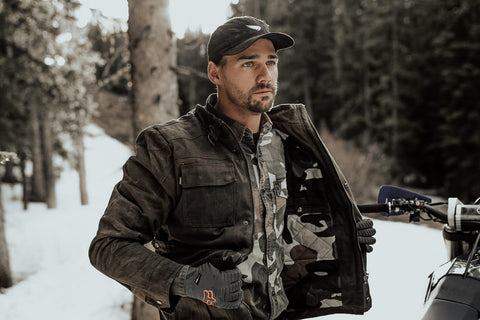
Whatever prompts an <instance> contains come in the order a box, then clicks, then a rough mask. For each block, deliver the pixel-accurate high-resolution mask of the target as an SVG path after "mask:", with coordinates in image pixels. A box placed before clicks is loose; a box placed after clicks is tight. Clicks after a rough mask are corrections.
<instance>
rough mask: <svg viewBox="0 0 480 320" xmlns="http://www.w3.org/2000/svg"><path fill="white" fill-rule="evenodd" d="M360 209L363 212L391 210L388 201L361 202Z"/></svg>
mask: <svg viewBox="0 0 480 320" xmlns="http://www.w3.org/2000/svg"><path fill="white" fill-rule="evenodd" d="M357 207H358V210H360V212H361V213H379V212H387V213H388V212H389V211H390V207H389V205H388V204H386V203H376V204H359V205H358V206H357Z"/></svg>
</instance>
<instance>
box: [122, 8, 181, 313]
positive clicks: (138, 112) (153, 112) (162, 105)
mask: <svg viewBox="0 0 480 320" xmlns="http://www.w3.org/2000/svg"><path fill="white" fill-rule="evenodd" d="M167 9H168V0H142V1H133V0H129V1H128V11H129V19H128V35H129V41H130V42H129V49H130V61H131V63H132V68H131V72H132V110H133V128H134V135H135V136H136V135H137V134H138V132H139V131H140V130H142V129H143V128H145V127H147V126H149V125H152V124H155V123H162V122H165V121H167V120H170V119H173V118H176V117H178V113H179V108H178V84H177V75H176V73H175V72H174V70H175V67H176V54H177V52H176V45H175V39H174V37H173V33H172V30H171V28H170V18H169V15H168V10H167ZM132 319H133V320H155V319H159V314H158V310H157V309H156V308H154V307H152V306H150V305H148V304H146V303H145V302H143V301H141V300H140V299H138V298H137V297H135V298H134V304H133V308H132Z"/></svg>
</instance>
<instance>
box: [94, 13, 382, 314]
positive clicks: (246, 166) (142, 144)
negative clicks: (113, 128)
mask: <svg viewBox="0 0 480 320" xmlns="http://www.w3.org/2000/svg"><path fill="white" fill-rule="evenodd" d="M293 44H294V41H293V39H292V38H291V37H290V36H288V35H286V34H284V33H275V32H269V28H268V25H267V24H266V23H265V22H263V21H261V20H258V19H256V18H253V17H239V18H232V19H230V20H228V21H227V22H226V23H225V24H223V25H221V26H220V27H218V28H217V30H216V31H215V32H214V33H213V34H212V35H211V38H210V41H209V44H208V58H209V63H208V76H209V78H210V80H211V81H212V82H213V83H214V84H215V85H216V86H217V93H216V94H212V95H211V96H210V97H209V98H208V100H207V103H206V106H197V107H196V108H195V109H194V110H193V111H191V112H190V113H188V114H187V115H185V116H183V117H181V118H179V119H177V120H173V121H170V122H168V123H166V124H163V125H156V126H152V127H150V128H147V129H146V130H144V131H143V132H142V133H141V134H140V135H139V137H138V139H137V142H136V155H135V156H133V157H131V158H130V159H129V160H128V161H127V162H126V164H125V166H124V177H123V179H122V181H120V182H119V183H118V184H117V186H116V187H115V189H114V191H113V194H112V197H111V199H110V202H109V205H108V207H107V209H106V211H105V214H104V216H103V217H102V219H101V220H100V225H99V230H98V234H97V236H96V237H95V239H94V240H93V241H92V244H91V247H90V259H91V262H92V264H93V265H94V266H95V267H96V268H98V269H99V270H100V271H102V272H104V273H105V274H107V275H108V276H110V277H112V278H113V279H115V280H117V281H119V282H121V283H122V284H124V285H126V286H127V287H128V288H129V289H131V290H132V291H133V292H134V293H135V294H136V295H137V296H139V297H141V298H143V299H145V301H146V302H148V303H150V304H152V305H154V306H156V307H158V308H159V311H160V317H161V319H200V320H201V319H300V318H304V317H312V316H316V315H323V314H329V313H338V312H345V313H357V314H361V313H363V312H365V311H366V310H368V309H369V308H370V306H371V302H370V296H369V290H368V283H367V273H366V270H365V255H364V252H365V250H362V248H363V249H365V248H366V246H365V244H367V243H368V244H371V243H373V242H374V239H373V237H371V235H372V234H373V233H374V232H373V230H374V229H373V228H372V225H371V223H370V222H369V220H362V217H361V215H360V213H359V211H358V209H357V207H356V205H355V202H354V200H353V196H352V194H351V192H350V191H349V189H348V184H347V183H346V181H345V179H344V177H343V175H342V174H341V173H340V170H339V169H338V168H337V166H336V164H335V162H334V161H333V159H332V158H331V156H330V155H329V153H328V151H327V150H326V148H325V146H324V145H323V143H322V142H321V140H320V137H319V136H318V134H317V132H316V130H315V128H314V127H313V126H312V124H311V121H310V120H309V118H308V115H307V113H306V111H305V107H304V106H303V105H281V106H277V107H275V108H272V106H273V101H274V97H275V95H276V92H277V78H278V68H277V64H278V56H277V52H278V51H279V50H281V49H286V48H288V47H291V46H293ZM365 221H367V223H365ZM357 232H358V234H357ZM359 235H366V237H363V236H362V237H360V236H359ZM147 247H153V248H154V251H155V252H152V251H151V250H149V249H148V248H147Z"/></svg>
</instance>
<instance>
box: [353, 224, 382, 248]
mask: <svg viewBox="0 0 480 320" xmlns="http://www.w3.org/2000/svg"><path fill="white" fill-rule="evenodd" d="M375 233H377V230H375V228H373V221H372V220H371V219H363V220H360V221H357V237H358V242H359V243H360V244H361V245H362V246H365V250H366V251H367V252H372V251H373V247H372V246H371V245H372V244H374V243H375V242H377V240H376V239H375V238H374V237H373V236H374V235H375Z"/></svg>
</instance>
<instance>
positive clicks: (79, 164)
mask: <svg viewBox="0 0 480 320" xmlns="http://www.w3.org/2000/svg"><path fill="white" fill-rule="evenodd" d="M83 137H84V135H83V128H81V129H80V132H79V133H78V134H77V136H76V138H75V149H76V158H77V159H76V170H77V172H78V178H79V187H80V203H81V205H82V206H84V205H87V204H88V193H87V173H86V169H85V143H84V141H83Z"/></svg>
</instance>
